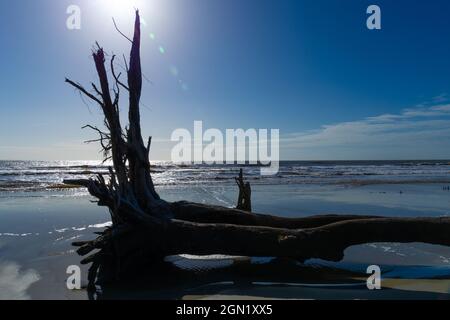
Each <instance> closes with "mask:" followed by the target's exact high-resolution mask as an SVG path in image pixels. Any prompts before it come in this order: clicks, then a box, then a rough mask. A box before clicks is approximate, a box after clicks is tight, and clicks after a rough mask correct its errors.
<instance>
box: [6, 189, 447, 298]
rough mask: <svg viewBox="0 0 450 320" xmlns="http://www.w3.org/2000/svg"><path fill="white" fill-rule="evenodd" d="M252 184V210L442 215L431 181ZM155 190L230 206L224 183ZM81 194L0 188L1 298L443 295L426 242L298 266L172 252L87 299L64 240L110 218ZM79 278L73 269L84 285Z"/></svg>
mask: <svg viewBox="0 0 450 320" xmlns="http://www.w3.org/2000/svg"><path fill="white" fill-rule="evenodd" d="M253 190H254V192H253V203H254V210H255V211H257V212H262V213H276V214H279V215H282V216H306V215H312V214H323V213H347V214H348V213H352V214H378V215H387V216H442V215H448V214H449V211H448V208H450V193H449V192H445V191H443V190H442V186H441V185H439V184H420V185H406V184H403V185H370V186H333V185H324V186H317V185H309V186H306V185H277V186H273V185H255V186H254V188H253ZM159 192H160V193H161V195H162V197H164V198H165V199H167V200H169V201H176V200H181V199H185V200H191V201H196V202H205V203H213V204H219V205H225V206H233V205H234V202H235V197H236V190H235V187H234V186H231V185H230V186H217V185H216V186H202V187H199V186H194V187H193V186H189V187H174V186H165V187H161V188H159ZM90 200H92V199H91V198H90V197H89V196H87V195H86V193H85V192H84V191H82V190H49V191H42V192H39V193H36V192H33V193H31V192H15V193H11V192H10V193H1V194H0V299H127V298H137V299H253V298H266V299H448V298H449V294H448V292H449V280H448V279H450V248H446V247H441V246H432V245H425V244H368V245H362V246H355V247H351V248H349V249H347V250H346V252H345V258H344V260H343V261H342V262H340V263H329V262H326V261H312V260H311V261H307V262H306V264H305V265H300V264H298V263H295V262H292V261H291V262H279V261H275V262H274V261H272V260H271V259H270V258H267V259H252V260H249V259H245V258H230V257H221V256H216V257H209V258H208V259H203V260H202V259H198V257H197V258H196V259H192V257H180V256H178V257H172V258H171V259H169V260H170V261H171V262H167V265H170V266H171V267H167V268H166V267H164V268H163V267H161V266H160V267H158V268H159V269H158V268H157V269H156V270H152V269H149V270H148V273H149V274H158V277H157V279H155V278H154V277H152V276H150V277H149V278H148V279H147V278H146V277H145V276H139V278H138V279H134V280H132V281H127V282H125V283H120V284H117V285H115V286H112V287H105V288H102V289H103V290H102V292H101V293H99V294H96V295H93V296H92V295H88V293H87V291H86V290H85V289H81V290H68V289H67V288H66V279H67V277H68V274H67V273H66V269H67V267H68V266H70V265H78V264H79V261H80V257H79V256H77V254H76V253H75V252H74V248H73V247H71V242H73V241H75V240H76V241H79V240H88V239H92V238H93V237H94V234H93V232H95V231H100V230H102V228H104V227H105V223H107V222H108V220H109V214H108V213H107V210H106V209H104V208H100V207H97V206H96V205H95V204H93V203H91V202H90ZM371 264H377V265H380V266H381V267H382V271H383V278H382V279H383V280H382V290H368V289H367V287H366V284H365V276H366V273H365V271H366V268H367V266H368V265H371ZM174 265H175V267H174ZM165 266H166V265H165ZM176 266H178V267H176ZM180 270H181V271H180ZM288 270H289V272H288ZM86 274H87V267H85V266H82V285H83V286H84V287H85V286H86V284H87V283H86V281H87V280H86ZM437 278H439V279H437Z"/></svg>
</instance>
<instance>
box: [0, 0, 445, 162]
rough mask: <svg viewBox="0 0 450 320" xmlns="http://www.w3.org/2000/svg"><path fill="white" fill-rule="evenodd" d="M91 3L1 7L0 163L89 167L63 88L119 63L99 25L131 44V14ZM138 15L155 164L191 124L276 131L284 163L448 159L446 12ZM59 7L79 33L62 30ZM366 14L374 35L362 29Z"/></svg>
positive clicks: (245, 0) (329, 9)
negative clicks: (73, 13)
mask: <svg viewBox="0 0 450 320" xmlns="http://www.w3.org/2000/svg"><path fill="white" fill-rule="evenodd" d="M124 1H125V2H126V0H124ZM95 2H96V0H83V1H82V0H70V1H65V0H63V1H55V0H38V1H36V0H21V1H1V2H0V15H1V19H0V39H1V49H0V52H1V53H0V57H1V59H0V61H1V64H2V68H1V75H0V88H1V90H0V159H92V158H99V156H100V155H99V154H98V153H97V149H98V148H97V146H93V145H91V146H86V145H84V144H83V140H86V139H88V138H92V137H93V136H94V134H93V133H90V132H86V131H81V130H80V127H81V126H82V125H84V124H86V123H94V124H97V123H100V120H101V115H100V112H99V111H98V109H97V107H96V106H95V105H94V104H89V107H88V106H86V105H85V104H83V101H82V100H81V98H80V96H79V95H78V94H77V93H76V92H75V91H74V90H73V89H71V88H70V87H68V86H67V85H66V84H65V83H64V78H65V77H66V76H68V77H70V78H72V79H74V80H77V81H79V82H81V83H83V84H86V86H87V87H89V82H90V81H95V79H96V77H95V73H94V71H93V62H92V59H91V58H90V49H91V47H92V45H93V43H94V42H95V41H96V40H98V41H99V42H100V44H101V45H102V46H104V48H105V50H107V51H108V52H114V53H116V54H119V55H121V54H122V53H125V54H126V55H128V52H129V48H128V46H129V43H127V41H126V40H124V39H123V38H122V37H121V36H120V35H118V34H117V32H115V30H114V26H113V24H112V21H111V19H110V17H111V15H115V16H116V20H117V22H118V24H119V26H120V27H121V29H122V30H123V31H124V32H126V33H130V32H131V25H132V22H133V9H132V6H133V5H131V8H130V9H129V10H125V6H124V8H122V9H119V11H117V10H114V9H111V8H108V1H107V0H99V1H97V2H99V3H98V4H94V3H95ZM131 2H133V1H131ZM146 2H147V5H144V6H143V7H141V15H142V17H143V19H144V20H145V26H144V27H143V47H142V60H143V61H142V63H143V69H144V72H145V74H146V76H147V78H149V79H150V80H151V81H150V82H147V81H146V82H145V84H144V95H143V100H142V101H143V103H144V104H145V106H146V107H143V108H142V126H143V128H144V132H145V134H147V135H149V134H151V135H153V136H154V139H155V143H154V147H153V151H152V157H153V158H154V159H167V158H168V157H169V155H170V148H171V144H169V143H168V142H167V140H168V139H170V134H171V132H172V131H173V130H174V129H176V128H188V129H190V130H192V126H193V121H194V120H203V121H204V125H205V126H206V127H207V128H211V127H214V128H220V129H225V128H245V129H247V128H279V129H280V131H281V135H282V142H281V157H282V158H283V159H406V158H415V159H420V158H450V139H449V138H450V107H449V104H450V102H449V98H450V95H447V94H450V18H449V17H450V1H446V0H440V1H438V0H430V1H421V2H418V1H410V0H409V1H406V0H405V1H402V0H396V1H380V0H376V1H365V0H354V1H350V0H346V1H342V0H340V1H339V0H327V1H322V0H307V1H302V0H293V1H287V0H284V1H275V0H270V1H269V0H187V1H186V0H153V1H152V0H149V1H146ZM70 4H76V5H79V6H80V8H81V10H82V20H81V21H82V28H81V30H76V31H70V30H68V29H67V28H66V19H67V17H68V16H67V14H66V8H67V6H68V5H70ZM370 4H377V5H379V6H380V7H381V11H382V30H368V29H367V28H366V19H367V16H368V15H367V14H366V8H367V7H368V5H370ZM151 34H153V35H154V38H151V37H150V35H151ZM160 46H161V47H162V48H164V53H161V52H160Z"/></svg>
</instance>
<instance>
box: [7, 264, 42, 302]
mask: <svg viewBox="0 0 450 320" xmlns="http://www.w3.org/2000/svg"><path fill="white" fill-rule="evenodd" d="M39 279H40V276H39V274H38V273H37V272H36V271H34V270H31V269H30V270H26V271H21V270H20V266H19V265H18V264H16V263H13V262H0V300H27V299H30V297H29V295H28V294H27V290H28V288H29V287H30V286H31V285H32V284H33V283H35V282H36V281H38V280H39Z"/></svg>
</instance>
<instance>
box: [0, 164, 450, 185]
mask: <svg viewBox="0 0 450 320" xmlns="http://www.w3.org/2000/svg"><path fill="white" fill-rule="evenodd" d="M108 166H109V164H102V163H101V162H100V161H0V192H10V191H43V190H51V189H58V188H60V187H62V186H61V184H62V182H63V180H64V179H87V178H91V177H95V175H97V174H107V173H108ZM279 167H280V169H279V172H278V174H276V175H274V176H261V175H260V167H259V166H256V165H176V164H173V163H171V162H168V161H155V162H152V177H153V180H154V182H155V185H157V186H168V185H220V184H234V177H236V176H237V174H238V172H239V169H240V168H243V170H244V175H245V178H246V179H247V180H248V181H250V182H251V183H252V184H265V185H286V184H318V185H324V184H334V185H369V184H406V183H416V184H418V183H443V184H450V160H428V161H418V160H415V161H281V162H280V165H279Z"/></svg>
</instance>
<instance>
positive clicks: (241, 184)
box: [235, 169, 252, 212]
mask: <svg viewBox="0 0 450 320" xmlns="http://www.w3.org/2000/svg"><path fill="white" fill-rule="evenodd" d="M235 180H236V184H237V185H238V188H239V195H238V202H237V206H236V208H237V209H240V210H244V211H249V212H251V211H252V189H251V187H250V183H249V182H245V181H244V174H243V172H242V169H241V170H240V171H239V177H237V178H236V179H235Z"/></svg>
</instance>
